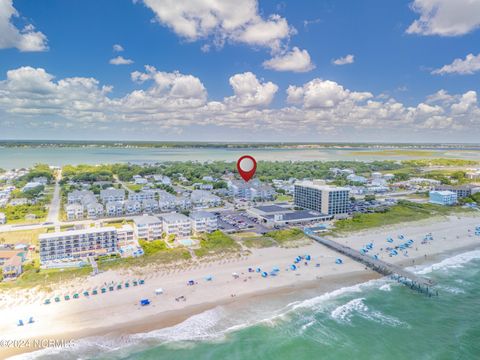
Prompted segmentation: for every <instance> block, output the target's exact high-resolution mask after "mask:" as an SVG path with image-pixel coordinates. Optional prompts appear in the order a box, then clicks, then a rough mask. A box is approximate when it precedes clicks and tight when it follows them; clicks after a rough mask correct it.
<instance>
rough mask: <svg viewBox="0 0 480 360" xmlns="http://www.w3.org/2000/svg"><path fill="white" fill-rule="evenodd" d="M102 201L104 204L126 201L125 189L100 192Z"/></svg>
mask: <svg viewBox="0 0 480 360" xmlns="http://www.w3.org/2000/svg"><path fill="white" fill-rule="evenodd" d="M100 199H102V202H103V203H104V204H105V203H108V202H112V201H124V200H125V190H123V189H113V188H112V189H105V190H100Z"/></svg>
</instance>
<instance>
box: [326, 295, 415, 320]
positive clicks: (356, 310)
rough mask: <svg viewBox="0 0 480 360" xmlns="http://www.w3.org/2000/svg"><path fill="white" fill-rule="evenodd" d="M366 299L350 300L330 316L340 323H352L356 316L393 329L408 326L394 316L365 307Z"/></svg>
mask: <svg viewBox="0 0 480 360" xmlns="http://www.w3.org/2000/svg"><path fill="white" fill-rule="evenodd" d="M364 301H365V298H357V299H353V300H350V301H349V302H347V303H346V304H344V305H340V306H338V307H336V308H335V309H334V310H332V311H331V313H330V316H331V317H332V319H334V320H337V321H338V322H343V323H350V322H351V320H352V318H353V317H354V316H356V315H357V316H359V317H362V318H364V319H366V320H370V321H374V322H377V323H380V324H382V325H388V326H392V327H398V326H408V325H407V324H406V323H404V322H402V321H400V320H398V319H397V318H395V317H393V316H388V315H385V314H383V313H382V312H380V311H374V310H370V308H369V307H368V306H367V305H365V302H364Z"/></svg>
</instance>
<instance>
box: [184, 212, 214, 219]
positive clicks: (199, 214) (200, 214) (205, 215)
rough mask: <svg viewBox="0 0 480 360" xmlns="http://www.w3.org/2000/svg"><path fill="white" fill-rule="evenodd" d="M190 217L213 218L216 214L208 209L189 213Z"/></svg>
mask: <svg viewBox="0 0 480 360" xmlns="http://www.w3.org/2000/svg"><path fill="white" fill-rule="evenodd" d="M190 217H191V218H192V219H194V220H197V219H204V218H215V217H216V216H215V215H214V214H212V213H211V212H208V211H195V212H192V213H191V214H190Z"/></svg>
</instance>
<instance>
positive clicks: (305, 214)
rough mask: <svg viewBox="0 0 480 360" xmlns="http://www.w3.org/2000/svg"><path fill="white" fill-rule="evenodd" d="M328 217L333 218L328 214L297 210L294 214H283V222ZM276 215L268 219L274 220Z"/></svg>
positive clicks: (269, 216)
mask: <svg viewBox="0 0 480 360" xmlns="http://www.w3.org/2000/svg"><path fill="white" fill-rule="evenodd" d="M326 216H331V215H328V214H322V213H319V212H316V211H310V210H296V211H292V212H287V213H284V214H282V221H291V220H304V221H311V220H314V219H320V218H323V217H326ZM274 217H275V215H273V214H272V215H267V216H266V218H268V219H273V218H274Z"/></svg>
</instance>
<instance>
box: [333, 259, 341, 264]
mask: <svg viewBox="0 0 480 360" xmlns="http://www.w3.org/2000/svg"><path fill="white" fill-rule="evenodd" d="M335 263H336V264H343V260H342V259H340V258H338V259H337V260H335Z"/></svg>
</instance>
